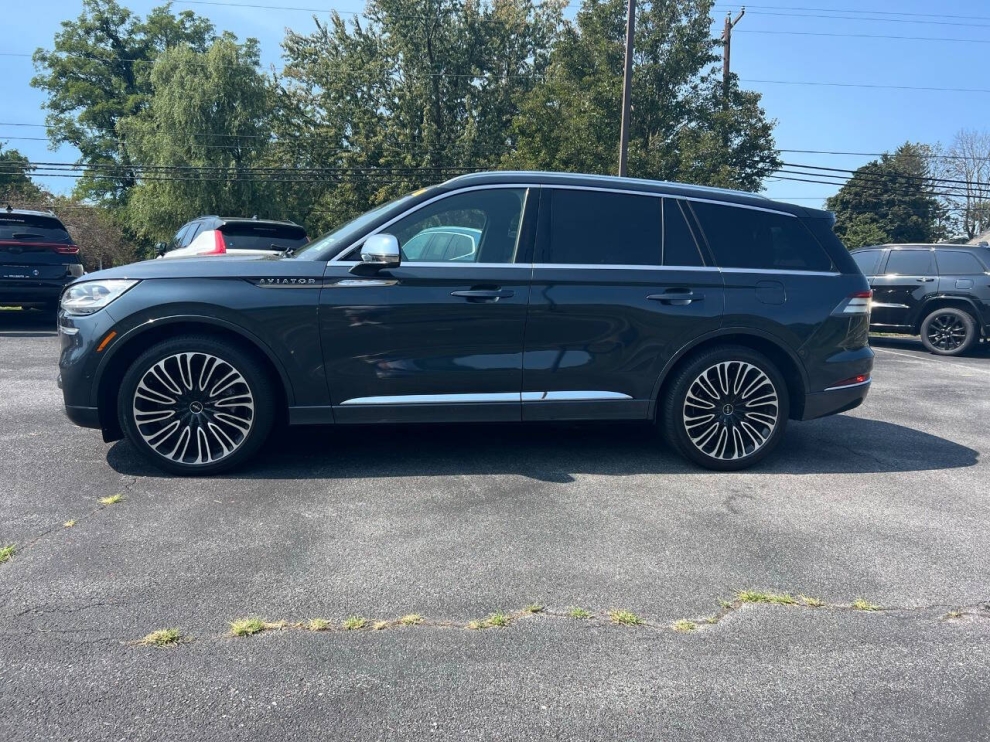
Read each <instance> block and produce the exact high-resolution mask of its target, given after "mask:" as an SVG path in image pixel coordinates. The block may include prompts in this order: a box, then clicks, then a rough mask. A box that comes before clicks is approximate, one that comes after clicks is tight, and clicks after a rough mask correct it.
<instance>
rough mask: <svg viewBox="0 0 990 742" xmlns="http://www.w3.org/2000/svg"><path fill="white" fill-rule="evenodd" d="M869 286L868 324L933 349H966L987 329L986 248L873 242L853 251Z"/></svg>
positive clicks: (989, 283)
mask: <svg viewBox="0 0 990 742" xmlns="http://www.w3.org/2000/svg"><path fill="white" fill-rule="evenodd" d="M852 256H853V260H855V261H856V264H857V265H858V266H859V267H860V270H862V271H863V274H864V275H866V277H867V278H868V279H869V281H870V285H871V286H872V287H873V313H872V317H871V320H870V328H871V329H873V330H879V331H886V332H899V333H907V334H911V335H921V342H922V343H923V344H924V346H925V347H926V348H927V349H928V350H929V351H931V352H932V353H937V354H939V355H946V356H955V355H960V354H962V353H965V352H966V351H967V350H969V349H970V348H971V347H972V346H973V344H974V343H976V342H978V341H979V340H980V338H981V337H987V334H988V331H990V248H988V247H982V246H981V247H968V246H964V245H878V246H876V247H864V248H860V249H858V250H853V251H852Z"/></svg>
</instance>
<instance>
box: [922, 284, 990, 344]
mask: <svg viewBox="0 0 990 742" xmlns="http://www.w3.org/2000/svg"><path fill="white" fill-rule="evenodd" d="M935 301H951V302H955V303H958V304H966V305H968V306H969V308H970V309H972V310H973V317H974V318H975V319H976V326H977V329H978V330H980V332H981V334H982V332H983V326H984V320H983V313H982V312H981V311H980V308H979V306H977V304H976V302H975V301H973V298H972V297H970V296H961V295H960V294H934V295H932V296H930V297H927V298H926V299H925V301H924V303H923V304H922V305H921V306H920V307H919V308H918V314H917V316H916V317H915V318H914V321H913V322H912V323H911V328H912V329H913V330H914V334H916V335H917V334H918V333H920V332H921V323H922V322H924V321H925V317H926V316H928V312H929V309H928V307H929V306H931V304H932V302H935Z"/></svg>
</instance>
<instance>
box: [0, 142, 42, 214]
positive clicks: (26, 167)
mask: <svg viewBox="0 0 990 742" xmlns="http://www.w3.org/2000/svg"><path fill="white" fill-rule="evenodd" d="M32 169H33V168H32V167H31V163H30V162H29V161H28V158H27V157H25V156H24V155H22V154H21V153H20V152H18V151H17V150H16V149H8V150H7V151H6V152H5V151H4V149H3V142H0V202H3V203H4V204H6V203H7V201H9V200H11V199H20V198H37V197H39V196H40V195H41V189H39V188H38V186H36V185H35V184H34V181H32V180H31V177H30V172H31V170H32Z"/></svg>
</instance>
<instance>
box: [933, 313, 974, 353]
mask: <svg viewBox="0 0 990 742" xmlns="http://www.w3.org/2000/svg"><path fill="white" fill-rule="evenodd" d="M977 339H978V338H977V332H976V320H974V319H973V315H971V314H970V313H969V312H967V311H965V310H964V309H957V308H955V307H942V308H941V309H936V310H935V311H933V312H932V313H931V314H929V315H928V316H927V317H925V320H924V322H922V323H921V343H922V345H924V346H925V348H926V349H927V350H928V351H929V352H930V353H934V354H935V355H939V356H961V355H962V354H963V353H965V352H966V351H967V350H969V349H970V348H972V347H973V343H975V342H976V341H977Z"/></svg>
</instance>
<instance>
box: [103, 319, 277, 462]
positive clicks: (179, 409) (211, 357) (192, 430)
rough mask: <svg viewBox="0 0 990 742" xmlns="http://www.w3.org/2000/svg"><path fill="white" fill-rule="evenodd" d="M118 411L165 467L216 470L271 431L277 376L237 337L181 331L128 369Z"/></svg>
mask: <svg viewBox="0 0 990 742" xmlns="http://www.w3.org/2000/svg"><path fill="white" fill-rule="evenodd" d="M231 380H232V381H231ZM139 386H140V387H141V388H140V393H139ZM166 400H172V401H171V402H167V401H166ZM170 411H171V412H172V413H173V414H172V415H169V414H168V413H169V412H170ZM117 415H118V418H119V420H120V427H121V429H122V430H123V431H124V434H125V435H126V437H127V439H128V440H129V441H130V442H131V444H132V445H133V446H134V447H135V448H137V450H138V451H140V453H141V455H142V456H144V457H145V458H146V459H147V460H148V461H150V462H151V463H152V464H154V465H155V466H156V467H158V468H159V469H163V470H165V471H167V472H171V473H173V474H182V475H190V476H196V475H206V474H216V473H218V472H222V471H227V470H230V469H234V468H235V467H237V466H239V465H241V464H243V463H244V462H245V461H247V460H249V459H250V458H251V457H252V456H254V454H255V453H257V451H258V449H259V448H260V447H261V445H262V444H263V443H264V442H265V440H266V439H267V438H268V434H269V432H270V431H271V428H272V423H273V422H274V419H275V405H274V402H273V394H272V382H271V380H270V378H269V376H268V374H266V373H265V370H264V369H263V368H262V367H261V366H260V364H259V363H258V362H257V361H255V360H254V359H253V358H252V357H251V356H250V355H249V354H247V353H245V352H244V351H242V350H241V349H240V348H238V347H237V346H235V345H233V344H231V343H228V342H225V341H223V340H218V339H215V338H211V337H207V336H192V337H186V338H174V339H172V340H166V341H164V342H162V343H159V344H157V345H155V346H153V347H151V348H149V349H148V350H147V351H145V352H144V353H142V354H141V355H140V356H139V357H138V359H137V360H136V361H134V363H132V364H131V366H130V368H128V369H127V372H126V373H125V374H124V378H123V380H122V382H121V385H120V391H119V392H118V396H117ZM138 417H140V420H138V419H137V418H138ZM176 422H178V425H177V426H176V427H175V429H174V430H172V431H171V432H169V431H168V430H167V428H171V427H172V426H173V424H174V423H176ZM194 438H195V448H196V450H195V452H194V451H193V450H192V446H193V439H194Z"/></svg>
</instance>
